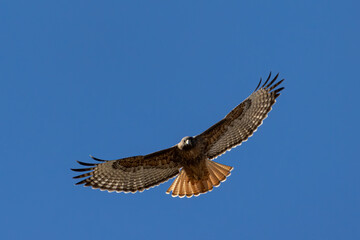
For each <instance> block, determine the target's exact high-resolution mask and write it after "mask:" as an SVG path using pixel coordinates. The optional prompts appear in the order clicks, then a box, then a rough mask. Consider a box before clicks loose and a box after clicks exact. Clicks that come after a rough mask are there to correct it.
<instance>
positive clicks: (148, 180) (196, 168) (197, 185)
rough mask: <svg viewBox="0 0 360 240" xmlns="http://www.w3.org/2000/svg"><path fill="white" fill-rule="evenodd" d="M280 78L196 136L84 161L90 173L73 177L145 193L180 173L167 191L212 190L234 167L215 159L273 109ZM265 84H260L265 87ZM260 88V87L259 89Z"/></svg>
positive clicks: (96, 185) (249, 133)
mask: <svg viewBox="0 0 360 240" xmlns="http://www.w3.org/2000/svg"><path fill="white" fill-rule="evenodd" d="M278 75H279V74H277V75H276V76H275V78H274V79H273V80H272V81H270V82H269V83H268V81H269V80H270V77H271V73H270V75H269V77H268V78H267V80H266V82H265V83H264V84H263V85H261V79H260V82H259V84H258V86H257V87H256V89H255V91H254V92H253V93H252V94H251V95H250V96H249V97H248V98H247V99H245V100H244V101H243V102H242V103H241V104H239V105H238V106H237V107H235V108H234V109H233V110H232V111H231V112H230V113H229V114H228V115H226V116H225V118H224V119H222V120H221V121H220V122H218V123H216V124H215V125H213V126H212V127H210V128H209V129H208V130H206V131H205V132H203V133H201V134H200V135H197V136H195V137H184V138H183V139H182V140H181V141H180V142H179V143H178V144H176V145H175V146H173V147H171V148H168V149H165V150H161V151H158V152H154V153H151V154H149V155H145V156H135V157H128V158H122V159H117V160H109V161H108V160H101V159H98V158H95V157H92V158H93V159H94V160H96V161H100V162H101V163H84V162H80V161H78V163H79V164H81V165H84V166H87V168H80V169H72V170H73V171H76V172H86V171H89V172H88V173H84V174H81V175H79V176H76V177H74V178H85V177H86V179H84V180H82V181H80V182H78V183H77V184H85V186H91V187H92V188H99V189H101V190H107V191H109V192H113V191H116V192H133V193H135V192H137V191H139V192H142V191H144V190H145V189H148V188H151V187H154V186H157V185H159V184H160V183H163V182H166V181H167V180H169V179H170V178H173V177H175V176H177V178H176V179H175V180H174V182H173V183H172V184H171V186H170V187H169V189H168V190H167V192H166V193H170V192H172V196H173V197H176V196H178V197H184V196H186V197H192V196H198V195H199V194H201V193H206V192H208V191H211V190H212V189H213V187H217V186H219V185H220V183H221V182H223V181H225V180H226V177H228V176H229V175H230V172H231V170H232V169H233V168H232V167H230V166H226V165H223V164H220V163H217V162H214V161H212V160H213V159H215V158H217V157H218V156H220V155H222V154H223V153H225V152H226V151H228V150H230V149H231V148H233V147H236V146H238V145H240V144H241V143H242V142H243V141H246V140H247V139H248V138H249V137H250V136H252V134H253V133H254V132H255V131H256V129H257V128H258V127H259V126H260V125H261V124H262V122H263V120H264V119H265V118H266V117H267V114H268V113H269V112H270V110H271V107H272V105H274V103H275V101H276V98H277V97H278V96H279V95H280V91H281V90H283V89H284V88H283V87H281V88H277V89H276V87H277V86H279V84H280V83H282V82H283V81H284V79H282V80H280V81H279V82H276V83H275V81H276V79H277V77H278ZM260 85H261V87H260ZM259 87H260V88H259Z"/></svg>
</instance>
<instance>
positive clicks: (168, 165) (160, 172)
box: [72, 147, 181, 193]
mask: <svg viewBox="0 0 360 240" xmlns="http://www.w3.org/2000/svg"><path fill="white" fill-rule="evenodd" d="M92 158H93V159H94V160H97V161H101V162H102V163H98V164H94V163H83V162H80V161H78V163H79V164H81V165H84V166H89V167H88V168H80V169H72V170H73V171H76V172H85V171H90V172H88V173H84V174H81V175H79V176H75V177H74V178H84V177H88V178H86V179H84V180H82V181H80V182H78V183H76V184H85V186H91V187H92V188H100V190H107V191H109V192H113V191H116V192H133V193H134V192H136V191H140V192H142V191H144V190H145V189H148V188H151V187H154V186H157V185H159V184H160V183H163V182H166V181H167V180H169V179H170V178H172V177H175V176H176V175H177V174H178V173H179V169H180V168H181V166H180V165H179V163H178V162H177V161H175V160H176V158H177V147H172V148H168V149H165V150H162V151H159V152H155V153H151V154H149V155H145V156H135V157H128V158H123V159H118V160H111V161H107V160H101V159H98V158H94V157H92Z"/></svg>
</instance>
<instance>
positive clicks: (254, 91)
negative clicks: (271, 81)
mask: <svg viewBox="0 0 360 240" xmlns="http://www.w3.org/2000/svg"><path fill="white" fill-rule="evenodd" d="M261 81H262V78H260V82H259V84H258V85H257V87H256V88H255V90H254V92H256V90H258V88H259V87H260V84H261Z"/></svg>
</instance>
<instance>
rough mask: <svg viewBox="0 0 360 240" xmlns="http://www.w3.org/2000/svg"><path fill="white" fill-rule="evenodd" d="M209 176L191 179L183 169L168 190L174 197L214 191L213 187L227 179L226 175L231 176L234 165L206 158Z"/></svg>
mask: <svg viewBox="0 0 360 240" xmlns="http://www.w3.org/2000/svg"><path fill="white" fill-rule="evenodd" d="M206 166H207V170H208V172H209V175H208V176H205V178H203V179H200V180H197V181H196V180H195V181H190V179H189V177H188V176H187V174H186V172H185V170H184V169H183V170H181V172H180V174H179V176H178V177H177V178H176V179H175V180H174V182H173V183H172V184H171V186H170V187H169V189H168V190H167V191H166V193H167V194H170V192H171V191H172V194H171V196H173V197H180V198H183V197H185V196H186V197H188V198H190V197H192V196H196V197H197V196H199V195H200V194H202V193H206V192H209V191H212V189H213V187H218V186H219V185H220V183H221V182H224V181H225V180H226V177H228V176H230V172H231V170H233V168H232V167H230V166H226V165H223V164H220V163H217V162H214V161H210V160H206Z"/></svg>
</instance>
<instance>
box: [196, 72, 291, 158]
mask: <svg viewBox="0 0 360 240" xmlns="http://www.w3.org/2000/svg"><path fill="white" fill-rule="evenodd" d="M278 75H279V74H277V75H276V76H275V78H274V79H273V80H272V81H271V82H270V83H269V84H267V83H268V81H269V80H270V76H271V73H270V75H269V77H268V79H267V80H266V82H265V83H264V84H263V85H262V86H261V87H260V84H261V79H260V83H259V85H258V86H257V88H256V89H255V91H254V92H253V93H252V94H251V95H250V96H249V97H248V98H247V99H245V100H244V101H243V102H242V103H240V104H239V105H238V106H237V107H235V108H234V109H233V110H232V111H231V112H230V113H229V114H228V115H226V116H225V118H224V119H222V120H221V121H220V122H218V123H216V124H215V125H213V126H212V127H210V128H209V129H208V130H206V131H205V132H203V133H202V134H200V135H198V136H196V137H197V138H201V139H202V141H203V142H204V143H205V145H206V149H205V152H206V153H205V154H206V155H207V157H208V158H209V159H214V158H216V157H218V156H220V155H221V154H224V153H225V152H226V151H229V150H230V149H231V148H233V147H236V146H238V145H240V144H241V143H242V142H243V141H246V140H247V139H248V138H249V137H250V136H252V135H253V133H254V132H255V131H256V130H257V128H258V127H259V126H260V125H261V124H262V122H263V120H264V119H265V118H266V117H267V114H268V113H269V112H270V111H271V108H272V106H273V105H274V103H275V102H276V100H275V99H276V98H277V97H278V96H279V95H280V91H281V90H283V89H284V88H283V87H281V88H278V89H276V87H277V86H279V84H280V83H282V81H284V79H282V80H281V81H279V82H276V83H275V81H276V79H277V77H278ZM259 87H260V88H259Z"/></svg>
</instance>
